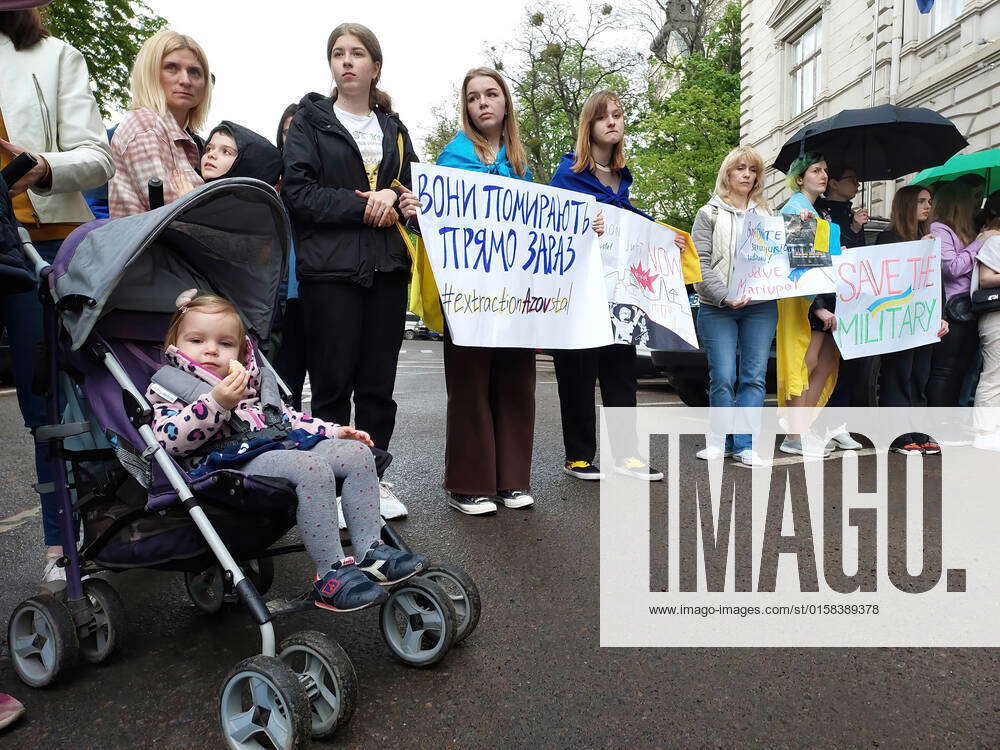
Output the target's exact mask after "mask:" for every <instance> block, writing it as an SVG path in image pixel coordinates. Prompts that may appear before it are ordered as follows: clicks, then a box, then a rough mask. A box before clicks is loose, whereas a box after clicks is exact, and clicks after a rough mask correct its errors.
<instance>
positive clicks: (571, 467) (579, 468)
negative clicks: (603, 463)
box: [563, 461, 604, 480]
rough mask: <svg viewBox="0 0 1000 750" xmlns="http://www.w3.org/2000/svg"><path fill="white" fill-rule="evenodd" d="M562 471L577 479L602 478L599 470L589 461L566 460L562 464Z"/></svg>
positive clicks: (602, 475)
mask: <svg viewBox="0 0 1000 750" xmlns="http://www.w3.org/2000/svg"><path fill="white" fill-rule="evenodd" d="M563 472H564V473H566V474H569V475H570V476H571V477H576V478H577V479H590V480H596V479H604V474H602V473H601V470H600V469H598V468H597V467H596V466H594V465H593V464H592V463H590V461H567V462H566V463H564V464H563Z"/></svg>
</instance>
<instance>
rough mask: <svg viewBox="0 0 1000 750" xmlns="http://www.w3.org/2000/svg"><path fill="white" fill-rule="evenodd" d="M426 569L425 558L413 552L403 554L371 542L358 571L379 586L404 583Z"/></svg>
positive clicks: (393, 548) (392, 548) (385, 545)
mask: <svg viewBox="0 0 1000 750" xmlns="http://www.w3.org/2000/svg"><path fill="white" fill-rule="evenodd" d="M426 567H427V558H426V557H424V556H423V555H418V554H416V553H414V552H403V551H402V550H398V549H396V548H395V547H390V546H389V545H388V544H381V543H380V542H372V546H371V547H369V548H368V551H367V552H365V556H364V557H363V558H361V562H359V563H358V569H359V570H360V571H361V572H362V573H364V574H365V575H366V576H368V580H369V581H372V582H374V583H377V584H379V585H380V586H391V585H392V584H394V583H399V582H400V581H405V580H406V579H407V578H410V577H411V576H415V575H416V574H417V573H419V572H420V571H422V570H423V569H424V568H426Z"/></svg>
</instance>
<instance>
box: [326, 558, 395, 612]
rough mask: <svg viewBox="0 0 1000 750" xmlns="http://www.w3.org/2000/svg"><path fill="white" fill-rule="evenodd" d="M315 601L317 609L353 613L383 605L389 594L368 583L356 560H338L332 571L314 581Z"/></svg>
mask: <svg viewBox="0 0 1000 750" xmlns="http://www.w3.org/2000/svg"><path fill="white" fill-rule="evenodd" d="M313 598H314V603H315V604H316V606H317V607H322V608H323V609H329V610H330V611H331V612H353V611H355V610H358V609H364V608H365V607H371V606H372V605H374V604H381V603H382V602H384V601H385V600H386V599H388V598H389V595H388V594H387V593H386V592H385V590H383V589H382V587H380V586H376V585H375V584H374V583H372V582H371V581H369V580H368V576H366V575H365V574H364V573H362V572H361V570H360V569H359V568H358V566H357V565H355V564H354V558H353V557H345V558H344V559H343V560H338V561H337V562H335V563H334V564H333V566H332V567H331V568H330V572H329V573H327V574H326V575H325V576H323V577H322V578H320V577H319V576H316V580H315V581H314V582H313Z"/></svg>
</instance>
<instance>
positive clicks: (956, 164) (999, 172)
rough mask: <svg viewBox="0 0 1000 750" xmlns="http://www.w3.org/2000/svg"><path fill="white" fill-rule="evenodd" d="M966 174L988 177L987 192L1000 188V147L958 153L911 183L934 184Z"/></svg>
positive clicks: (926, 170)
mask: <svg viewBox="0 0 1000 750" xmlns="http://www.w3.org/2000/svg"><path fill="white" fill-rule="evenodd" d="M965 174H977V175H979V176H980V177H983V178H985V179H986V184H987V190H986V194H987V195H989V194H991V193H992V192H993V191H994V190H1000V148H991V149H987V150H986V151H977V152H976V153H974V154H958V155H957V156H953V157H951V158H950V159H949V160H948V161H946V162H945V163H944V164H942V165H941V166H940V167H931V168H930V169H925V170H924V171H923V172H920V173H919V174H918V175H917V176H916V177H914V178H913V179H912V180H910V184H911V185H933V184H934V183H936V182H950V181H951V180H957V179H958V178H959V177H961V176H962V175H965Z"/></svg>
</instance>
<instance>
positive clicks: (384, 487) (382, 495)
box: [378, 481, 409, 521]
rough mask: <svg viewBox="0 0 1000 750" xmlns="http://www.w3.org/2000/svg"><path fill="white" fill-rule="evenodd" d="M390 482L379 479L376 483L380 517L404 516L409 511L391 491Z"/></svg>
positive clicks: (388, 518)
mask: <svg viewBox="0 0 1000 750" xmlns="http://www.w3.org/2000/svg"><path fill="white" fill-rule="evenodd" d="M392 487H393V484H392V482H386V481H381V482H379V483H378V496H379V509H380V511H381V513H382V518H384V519H386V520H387V521H388V520H392V519H393V518H406V516H407V515H409V511H408V510H407V509H406V506H405V505H403V503H402V502H400V499H399V498H398V497H396V493H395V492H393V491H392Z"/></svg>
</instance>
